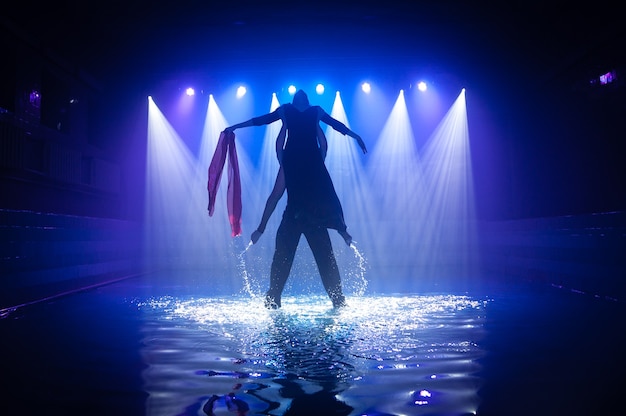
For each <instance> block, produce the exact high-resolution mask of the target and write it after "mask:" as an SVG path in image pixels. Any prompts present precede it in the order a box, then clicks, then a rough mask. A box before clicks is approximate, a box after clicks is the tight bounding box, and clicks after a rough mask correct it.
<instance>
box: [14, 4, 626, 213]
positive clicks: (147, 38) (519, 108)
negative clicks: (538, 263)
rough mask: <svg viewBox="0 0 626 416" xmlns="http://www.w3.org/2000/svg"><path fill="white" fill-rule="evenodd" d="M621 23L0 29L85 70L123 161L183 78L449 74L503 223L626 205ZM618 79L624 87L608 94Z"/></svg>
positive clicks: (21, 18) (206, 22)
mask: <svg viewBox="0 0 626 416" xmlns="http://www.w3.org/2000/svg"><path fill="white" fill-rule="evenodd" d="M623 17H624V15H623V13H622V12H621V11H620V10H618V8H617V7H616V6H611V5H607V4H604V3H598V2H583V3H577V4H575V5H574V4H573V3H571V2H565V1H550V2H539V1H510V2H460V1H438V2H399V1H396V0H393V1H385V2H375V1H352V0H350V1H335V2H329V1H326V0H323V1H317V2H315V1H290V2H277V1H269V2H256V1H228V2H215V1H185V0H183V1H177V2H158V1H157V2H154V1H151V2H148V1H124V2H122V1H108V2H101V1H93V2H79V1H63V2H55V3H43V4H42V3H38V2H33V1H22V2H16V3H14V4H11V5H10V6H7V7H6V10H3V17H2V22H3V25H4V27H5V28H8V30H9V32H10V33H18V34H19V36H21V37H26V38H27V39H30V40H31V44H32V45H35V46H34V47H35V48H39V49H41V50H42V51H45V52H46V53H48V54H51V53H53V54H54V55H55V56H58V57H59V59H63V60H64V61H65V62H67V63H68V64H67V65H68V68H69V70H70V71H75V72H80V73H81V74H88V76H89V77H90V79H92V80H93V83H94V84H95V85H97V88H98V95H97V97H95V98H94V99H93V100H94V101H95V102H94V108H97V109H98V111H97V112H94V114H92V115H90V120H89V123H90V126H91V127H90V132H91V135H92V136H93V137H92V138H91V139H90V140H91V141H92V142H94V143H98V144H99V145H100V146H102V147H104V148H106V149H107V150H108V151H110V152H111V153H112V154H113V155H115V156H114V157H115V158H117V159H119V160H121V161H122V162H121V163H122V164H123V165H127V164H128V163H129V161H128V158H129V156H128V155H129V154H131V153H132V152H131V151H130V149H133V146H135V147H136V146H137V145H136V143H135V144H133V139H129V135H132V134H134V133H132V134H131V133H130V132H134V131H142V130H141V127H138V125H140V124H141V120H140V118H141V117H140V116H142V115H143V114H141V113H140V107H138V106H137V103H138V102H141V105H144V104H145V103H144V101H140V100H143V99H144V97H145V95H146V94H149V93H150V92H151V91H153V90H154V89H155V88H156V87H157V86H159V85H162V84H163V83H167V82H169V81H171V80H173V79H177V78H180V77H181V76H183V74H186V75H189V74H192V75H194V76H199V77H203V78H204V79H203V81H204V82H216V83H217V82H226V81H228V80H229V79H230V78H234V77H236V76H238V75H240V74H244V75H246V76H247V77H248V78H249V79H252V80H254V79H256V80H258V81H259V82H260V83H263V82H264V81H267V79H268V78H270V77H272V76H278V75H279V74H280V73H281V72H282V71H289V70H290V68H293V67H296V66H298V65H301V64H302V63H303V62H304V63H305V64H306V65H307V66H308V67H309V68H311V69H315V68H317V67H319V68H328V67H332V68H334V70H335V71H336V73H337V74H338V75H339V76H346V77H349V76H351V75H352V74H353V73H355V72H357V71H358V70H360V69H362V68H364V67H365V68H368V69H369V70H370V72H379V73H381V74H385V75H384V76H386V77H387V78H388V79H389V80H396V79H398V80H399V79H403V78H404V77H406V76H407V74H409V73H410V72H411V71H412V70H414V69H415V68H423V67H430V68H432V67H436V68H440V72H442V73H445V74H447V75H448V76H449V77H450V78H452V79H455V80H457V82H459V83H460V84H462V85H464V86H467V87H468V88H471V89H472V91H478V93H477V94H475V95H474V97H475V98H471V99H473V100H474V101H473V102H471V104H468V117H469V123H470V129H471V131H472V155H473V166H474V175H475V179H474V180H475V187H476V197H477V204H478V214H479V216H480V217H482V218H485V219H506V218H525V217H545V216H559V215H576V214H587V213H595V212H608V211H616V210H624V208H626V187H625V186H624V185H625V184H624V182H625V181H624V178H626V163H625V162H626V151H625V150H626V149H625V141H626V137H625V132H626V129H625V127H626V126H625V125H624V124H625V123H626V121H625V120H626V117H625V115H626V96H625V93H624V91H625V89H624V88H625V87H624V77H626V72H624V68H625V65H624V64H625V62H624V61H625V59H624V58H625V52H624V50H625V48H624V40H625V39H626V36H625V35H626V33H625V30H624V27H625V26H624V25H623V23H622V22H623ZM51 51H52V52H51ZM609 71H614V74H615V75H616V80H615V81H614V82H613V83H611V84H609V85H604V86H601V85H599V83H598V82H597V80H598V77H599V76H600V75H601V74H604V73H607V72H609ZM139 97H141V98H139ZM138 114H139V116H138ZM41 117H42V119H43V120H45V114H42V115H41ZM143 132H145V130H143ZM139 140H145V137H139V138H137V139H135V141H139ZM141 172H143V171H142V170H141V167H137V166H136V171H132V169H131V170H129V171H126V175H140V176H141V175H142V173H141ZM138 186H139V185H138ZM135 194H140V192H135Z"/></svg>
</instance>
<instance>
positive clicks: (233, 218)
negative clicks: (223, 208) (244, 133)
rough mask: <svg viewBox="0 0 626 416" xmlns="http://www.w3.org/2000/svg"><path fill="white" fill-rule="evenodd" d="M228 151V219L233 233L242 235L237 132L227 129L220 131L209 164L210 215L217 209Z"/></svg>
mask: <svg viewBox="0 0 626 416" xmlns="http://www.w3.org/2000/svg"><path fill="white" fill-rule="evenodd" d="M226 153H228V200H227V207H228V221H229V222H230V228H231V235H232V236H233V237H237V236H239V235H241V179H240V178H239V163H238V162H237V150H236V149H235V133H234V132H232V131H226V130H224V131H223V132H221V133H220V138H219V140H218V141H217V147H216V149H215V153H214V154H213V159H211V164H210V165H209V183H208V185H207V189H208V190H209V216H213V212H214V211H215V198H216V196H217V190H218V188H219V185H220V179H221V177H222V170H223V168H224V164H225V163H226Z"/></svg>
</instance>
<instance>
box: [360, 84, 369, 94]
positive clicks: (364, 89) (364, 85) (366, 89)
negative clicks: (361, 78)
mask: <svg viewBox="0 0 626 416" xmlns="http://www.w3.org/2000/svg"><path fill="white" fill-rule="evenodd" d="M361 90H362V91H363V92H364V93H366V94H369V93H370V91H372V86H371V85H370V83H369V82H364V83H363V84H361Z"/></svg>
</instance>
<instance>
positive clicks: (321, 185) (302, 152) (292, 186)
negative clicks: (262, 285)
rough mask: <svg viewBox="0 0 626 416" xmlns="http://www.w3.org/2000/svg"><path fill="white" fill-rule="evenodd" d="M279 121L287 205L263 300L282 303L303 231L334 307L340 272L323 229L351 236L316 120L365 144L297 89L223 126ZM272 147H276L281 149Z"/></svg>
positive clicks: (339, 295)
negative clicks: (287, 99) (289, 98)
mask: <svg viewBox="0 0 626 416" xmlns="http://www.w3.org/2000/svg"><path fill="white" fill-rule="evenodd" d="M278 120H282V122H283V125H284V126H285V128H286V132H287V138H286V141H285V145H284V148H283V149H282V156H280V160H281V168H282V169H283V172H282V173H283V174H284V181H285V188H286V190H287V206H286V208H285V211H284V213H283V218H282V221H281V223H280V226H279V227H278V231H277V233H276V248H275V251H274V257H273V259H272V267H271V275H270V288H269V290H268V292H267V295H266V300H265V305H266V306H267V307H268V308H279V307H280V306H281V295H282V291H283V289H284V287H285V284H286V282H287V278H288V277H289V273H290V271H291V266H292V265H293V260H294V257H295V253H296V249H297V247H298V242H299V240H300V236H301V235H302V234H304V236H305V238H306V239H307V242H308V243H309V246H310V247H311V250H312V251H313V257H314V258H315V262H316V263H317V266H318V269H319V272H320V275H321V278H322V283H323V285H324V288H325V289H326V292H327V293H328V296H329V297H330V299H331V301H332V303H333V306H335V307H339V306H344V305H345V297H344V295H343V291H342V288H341V277H340V275H339V269H338V267H337V261H336V259H335V254H334V253H333V249H332V245H331V242H330V236H329V235H328V228H332V229H336V230H337V231H339V233H340V234H341V235H342V237H343V238H344V240H345V241H346V243H347V244H350V242H351V239H352V238H351V237H350V235H349V234H348V232H347V229H346V228H347V227H346V224H345V221H344V218H343V209H342V207H341V203H340V202H339V198H338V197H337V193H336V192H335V188H334V186H333V183H332V180H331V178H330V175H329V173H328V170H327V169H326V165H325V164H324V157H323V155H322V152H321V151H320V145H319V141H318V134H317V132H318V128H319V122H320V121H322V122H324V123H326V124H328V125H329V126H331V127H332V128H333V129H335V130H337V131H338V132H340V133H342V134H344V135H348V136H350V137H353V138H354V139H356V140H357V143H358V145H359V147H360V148H361V150H362V151H363V153H367V148H366V147H365V143H364V142H363V140H362V139H361V137H360V136H359V135H358V134H356V133H354V132H353V131H352V130H350V129H349V128H348V127H347V126H346V125H345V124H343V123H342V122H340V121H339V120H336V119H334V118H332V117H331V116H330V115H328V113H326V112H325V111H324V110H323V109H322V108H321V107H319V106H311V105H310V104H309V99H308V97H307V95H306V93H305V92H304V91H302V90H299V91H298V92H297V93H296V94H295V95H294V97H293V102H292V103H288V104H283V105H281V106H280V107H278V108H277V109H276V110H274V111H273V112H271V113H267V114H265V115H262V116H259V117H254V118H251V119H250V120H247V121H245V122H242V123H238V124H235V125H233V126H230V127H227V128H226V130H228V131H234V130H236V129H238V128H241V127H250V126H262V125H266V124H270V123H273V122H275V121H278ZM277 150H278V151H279V152H280V149H277ZM277 179H278V178H277ZM281 195H282V193H281ZM257 231H259V232H263V231H264V230H257Z"/></svg>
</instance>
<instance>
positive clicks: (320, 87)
mask: <svg viewBox="0 0 626 416" xmlns="http://www.w3.org/2000/svg"><path fill="white" fill-rule="evenodd" d="M417 88H418V89H419V90H420V91H426V90H427V89H428V86H427V84H426V83H425V82H424V81H420V82H418V83H417ZM287 90H288V91H289V94H291V95H293V94H295V93H296V91H297V88H296V86H295V85H290V86H289V88H288V89H287ZM324 90H325V88H324V84H317V85H316V86H315V92H316V93H317V94H319V95H322V94H324ZM361 90H362V91H363V92H364V93H366V94H369V93H370V91H371V90H372V86H371V85H370V83H369V82H364V83H362V84H361ZM246 92H247V89H246V87H244V86H243V85H242V86H240V87H239V88H237V98H241V97H243V96H244V95H246ZM185 93H186V94H187V95H189V96H193V95H195V94H196V91H195V89H194V88H192V87H188V88H187V89H186V90H185Z"/></svg>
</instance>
